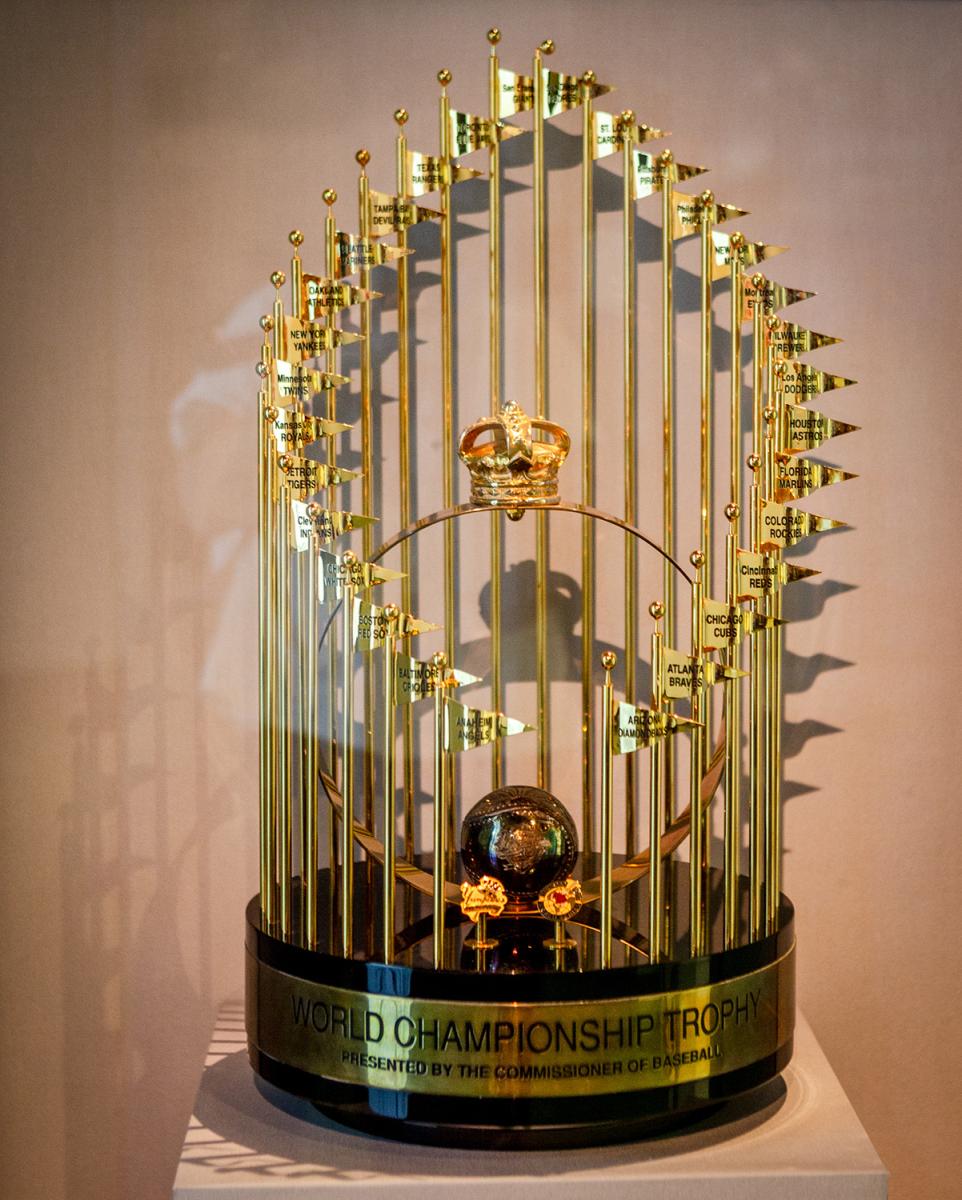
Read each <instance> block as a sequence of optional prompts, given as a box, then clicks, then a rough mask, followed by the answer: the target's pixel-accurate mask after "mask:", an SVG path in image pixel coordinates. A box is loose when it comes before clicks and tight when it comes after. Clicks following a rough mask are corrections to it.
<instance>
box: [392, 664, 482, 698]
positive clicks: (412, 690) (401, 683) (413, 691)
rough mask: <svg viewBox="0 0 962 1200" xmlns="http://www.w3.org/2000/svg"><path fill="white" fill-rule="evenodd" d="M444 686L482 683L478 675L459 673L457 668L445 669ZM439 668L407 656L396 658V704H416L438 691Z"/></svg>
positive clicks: (465, 672)
mask: <svg viewBox="0 0 962 1200" xmlns="http://www.w3.org/2000/svg"><path fill="white" fill-rule="evenodd" d="M442 670H443V676H442V681H443V686H445V687H464V686H466V685H467V684H469V683H480V682H481V680H480V678H479V677H478V676H477V675H469V674H468V673H467V671H459V670H457V668H456V667H444V668H443V669H442ZM438 674H439V673H438V668H437V667H436V666H435V665H434V663H432V662H424V661H422V660H421V659H420V658H411V657H410V655H407V654H396V655H395V656H394V702H395V704H414V703H415V702H416V701H418V700H426V699H427V698H428V697H429V696H433V695H434V693H435V692H436V691H437V690H438Z"/></svg>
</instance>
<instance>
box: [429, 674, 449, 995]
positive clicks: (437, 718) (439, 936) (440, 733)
mask: <svg viewBox="0 0 962 1200" xmlns="http://www.w3.org/2000/svg"><path fill="white" fill-rule="evenodd" d="M431 663H432V665H433V666H434V670H435V672H436V677H435V684H434V939H433V940H434V969H435V970H436V971H438V970H441V969H442V968H443V967H444V879H445V873H446V860H447V846H446V845H445V843H446V841H447V827H448V818H447V810H448V794H447V792H448V764H447V742H448V738H447V713H446V700H447V692H446V691H445V687H444V671H445V668H446V667H447V665H448V660H447V655H445V654H442V653H441V652H440V651H439V652H438V653H437V654H435V655H434V656H433V657H432V659H431Z"/></svg>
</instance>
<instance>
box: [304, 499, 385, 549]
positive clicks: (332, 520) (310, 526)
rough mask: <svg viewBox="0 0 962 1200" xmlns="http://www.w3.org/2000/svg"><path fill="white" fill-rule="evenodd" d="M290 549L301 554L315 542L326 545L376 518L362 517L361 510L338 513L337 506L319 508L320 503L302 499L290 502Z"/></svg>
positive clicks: (371, 522) (372, 521) (374, 520)
mask: <svg viewBox="0 0 962 1200" xmlns="http://www.w3.org/2000/svg"><path fill="white" fill-rule="evenodd" d="M291 516H292V520H291V549H293V550H296V551H297V552H298V553H299V554H303V553H304V551H305V550H310V548H311V546H312V545H313V544H314V543H315V542H316V543H317V544H318V545H322V546H323V545H327V544H328V543H329V542H333V541H335V540H336V539H337V538H339V537H341V535H342V534H345V533H351V532H352V531H353V530H355V529H363V528H364V527H365V526H367V525H373V524H374V523H375V522H376V521H377V517H365V516H364V515H363V514H361V513H352V512H338V511H337V510H336V509H330V508H321V506H320V505H319V504H307V503H305V502H304V501H303V500H292V501H291Z"/></svg>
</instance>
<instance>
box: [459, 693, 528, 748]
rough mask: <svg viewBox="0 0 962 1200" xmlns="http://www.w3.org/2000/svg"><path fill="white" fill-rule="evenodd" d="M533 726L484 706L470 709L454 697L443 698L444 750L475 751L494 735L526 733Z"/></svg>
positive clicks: (508, 735)
mask: <svg viewBox="0 0 962 1200" xmlns="http://www.w3.org/2000/svg"><path fill="white" fill-rule="evenodd" d="M532 729H534V726H533V725H526V724H525V722H524V721H516V720H515V719H514V717H506V716H505V715H504V713H499V712H488V711H487V710H486V709H483V708H469V707H468V705H466V704H459V703H458V701H457V700H452V699H451V698H450V697H446V698H445V701H444V748H445V750H454V751H458V750H474V749H475V747H477V746H486V745H488V743H489V742H493V741H495V740H496V739H497V738H503V737H511V736H512V735H514V734H516V733H529V732H530V731H531V730H532Z"/></svg>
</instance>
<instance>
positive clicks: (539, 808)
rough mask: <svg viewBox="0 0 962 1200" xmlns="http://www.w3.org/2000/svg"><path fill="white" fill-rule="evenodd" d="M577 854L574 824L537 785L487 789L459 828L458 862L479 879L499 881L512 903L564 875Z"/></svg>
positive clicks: (528, 897)
mask: <svg viewBox="0 0 962 1200" xmlns="http://www.w3.org/2000/svg"><path fill="white" fill-rule="evenodd" d="M577 858H578V835H577V832H576V831H575V826H574V822H573V821H572V819H571V817H570V816H569V815H568V812H567V810H566V809H565V807H564V805H563V804H562V803H561V801H560V800H557V799H555V797H554V796H552V795H551V793H550V792H545V791H543V790H542V789H541V788H536V787H522V786H513V787H503V788H498V790H497V791H494V792H489V793H488V795H487V796H485V797H484V799H483V800H479V801H478V803H477V804H476V805H475V806H474V808H472V809H471V811H470V812H469V813H468V815H467V816H466V817H465V818H464V824H463V825H462V826H461V861H462V862H463V863H464V869H465V871H466V872H467V874H468V876H469V877H470V878H471V879H472V880H473V881H474V882H475V883H477V882H478V880H479V879H480V878H481V877H482V875H491V876H493V877H494V878H495V879H497V880H499V881H500V882H501V883H502V884H503V885H504V889H505V891H506V892H507V893H508V899H509V902H510V901H519V900H521V901H531V900H534V899H535V898H536V897H537V896H538V895H539V894H540V893H541V892H542V891H543V890H544V889H545V888H546V887H548V885H549V884H552V883H556V882H557V881H559V880H562V879H567V877H568V876H569V875H570V874H571V870H572V868H573V867H574V865H575V862H576V860H577Z"/></svg>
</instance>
